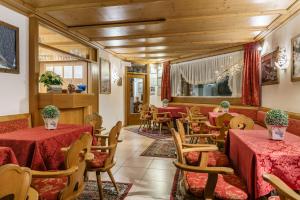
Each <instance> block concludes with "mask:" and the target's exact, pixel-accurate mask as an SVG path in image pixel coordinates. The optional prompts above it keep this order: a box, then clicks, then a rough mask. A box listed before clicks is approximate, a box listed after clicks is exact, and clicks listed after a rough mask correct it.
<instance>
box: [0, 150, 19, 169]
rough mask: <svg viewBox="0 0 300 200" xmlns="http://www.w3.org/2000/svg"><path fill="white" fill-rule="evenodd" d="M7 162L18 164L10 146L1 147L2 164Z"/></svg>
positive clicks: (0, 161) (0, 159)
mask: <svg viewBox="0 0 300 200" xmlns="http://www.w3.org/2000/svg"><path fill="white" fill-rule="evenodd" d="M5 164H16V165H17V164H18V161H17V158H16V156H15V154H14V152H13V150H12V149H11V148H9V147H0V166H1V165H5Z"/></svg>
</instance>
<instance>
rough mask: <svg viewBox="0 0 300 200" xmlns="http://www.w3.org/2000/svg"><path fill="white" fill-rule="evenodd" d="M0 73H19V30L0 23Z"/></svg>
mask: <svg viewBox="0 0 300 200" xmlns="http://www.w3.org/2000/svg"><path fill="white" fill-rule="evenodd" d="M0 72H4V73H13V74H18V73H20V68H19V28H18V27H15V26H13V25H10V24H7V23H5V22H2V21H0Z"/></svg>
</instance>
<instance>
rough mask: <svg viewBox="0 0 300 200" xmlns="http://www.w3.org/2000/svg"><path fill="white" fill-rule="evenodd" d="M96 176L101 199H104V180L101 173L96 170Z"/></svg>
mask: <svg viewBox="0 0 300 200" xmlns="http://www.w3.org/2000/svg"><path fill="white" fill-rule="evenodd" d="M96 177H97V183H98V191H99V197H100V200H104V197H103V189H102V181H101V173H100V172H96Z"/></svg>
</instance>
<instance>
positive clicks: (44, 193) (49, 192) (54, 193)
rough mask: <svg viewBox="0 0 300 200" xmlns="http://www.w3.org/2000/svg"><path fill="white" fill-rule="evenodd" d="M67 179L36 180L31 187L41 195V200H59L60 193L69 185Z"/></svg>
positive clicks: (33, 180)
mask: <svg viewBox="0 0 300 200" xmlns="http://www.w3.org/2000/svg"><path fill="white" fill-rule="evenodd" d="M67 180H68V178H67V177H62V178H34V179H32V182H31V185H32V187H33V188H34V189H35V190H37V192H38V193H39V199H40V200H58V196H59V193H60V191H62V190H63V189H64V188H65V187H66V185H67Z"/></svg>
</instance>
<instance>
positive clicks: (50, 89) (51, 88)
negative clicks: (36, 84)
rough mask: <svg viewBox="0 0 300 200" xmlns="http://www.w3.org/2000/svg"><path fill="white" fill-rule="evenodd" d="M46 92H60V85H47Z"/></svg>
mask: <svg viewBox="0 0 300 200" xmlns="http://www.w3.org/2000/svg"><path fill="white" fill-rule="evenodd" d="M47 92H49V93H62V86H61V85H49V87H48V88H47Z"/></svg>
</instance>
